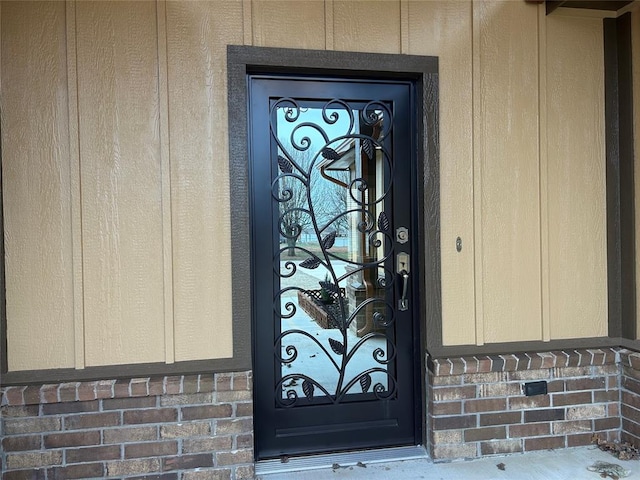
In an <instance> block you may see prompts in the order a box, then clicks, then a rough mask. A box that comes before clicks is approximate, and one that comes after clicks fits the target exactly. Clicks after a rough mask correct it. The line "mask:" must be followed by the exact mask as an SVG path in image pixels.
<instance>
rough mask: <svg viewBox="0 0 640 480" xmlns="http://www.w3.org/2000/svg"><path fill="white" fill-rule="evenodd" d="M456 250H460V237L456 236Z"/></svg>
mask: <svg viewBox="0 0 640 480" xmlns="http://www.w3.org/2000/svg"><path fill="white" fill-rule="evenodd" d="M456 250H457V251H458V252H461V251H462V239H461V238H460V237H458V238H456Z"/></svg>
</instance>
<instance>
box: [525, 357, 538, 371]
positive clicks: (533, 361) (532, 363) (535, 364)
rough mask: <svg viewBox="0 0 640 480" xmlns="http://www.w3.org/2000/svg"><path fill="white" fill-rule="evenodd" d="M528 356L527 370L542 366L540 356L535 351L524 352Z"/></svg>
mask: <svg viewBox="0 0 640 480" xmlns="http://www.w3.org/2000/svg"><path fill="white" fill-rule="evenodd" d="M525 355H527V357H529V370H538V369H540V368H542V357H540V355H538V354H537V353H527V354H525Z"/></svg>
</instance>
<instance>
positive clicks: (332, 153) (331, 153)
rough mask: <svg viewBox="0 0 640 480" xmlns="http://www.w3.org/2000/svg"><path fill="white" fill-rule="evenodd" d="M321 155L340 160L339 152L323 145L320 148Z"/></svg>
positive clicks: (328, 158)
mask: <svg viewBox="0 0 640 480" xmlns="http://www.w3.org/2000/svg"><path fill="white" fill-rule="evenodd" d="M322 157H323V158H326V159H327V160H340V154H339V153H338V152H336V151H335V150H334V149H333V148H329V147H324V148H323V149H322Z"/></svg>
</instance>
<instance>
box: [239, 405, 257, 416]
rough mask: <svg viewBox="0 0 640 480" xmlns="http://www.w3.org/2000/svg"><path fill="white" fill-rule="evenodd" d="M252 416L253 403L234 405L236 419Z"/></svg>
mask: <svg viewBox="0 0 640 480" xmlns="http://www.w3.org/2000/svg"><path fill="white" fill-rule="evenodd" d="M252 415H253V403H251V402H246V403H238V404H236V416H237V417H251V416H252Z"/></svg>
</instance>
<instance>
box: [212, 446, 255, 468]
mask: <svg viewBox="0 0 640 480" xmlns="http://www.w3.org/2000/svg"><path fill="white" fill-rule="evenodd" d="M252 462H253V451H252V450H238V451H235V452H219V453H216V465H217V466H219V467H224V466H227V465H237V464H239V463H252Z"/></svg>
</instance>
